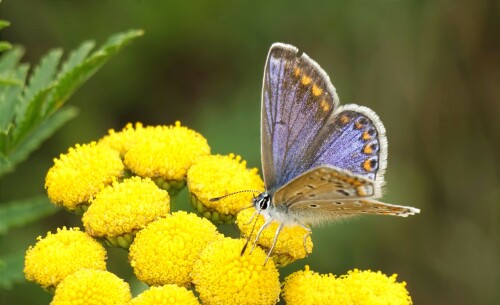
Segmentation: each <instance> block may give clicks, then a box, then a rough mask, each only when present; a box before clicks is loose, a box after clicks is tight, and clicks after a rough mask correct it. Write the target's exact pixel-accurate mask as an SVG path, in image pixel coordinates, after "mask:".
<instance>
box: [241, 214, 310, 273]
mask: <svg viewBox="0 0 500 305" xmlns="http://www.w3.org/2000/svg"><path fill="white" fill-rule="evenodd" d="M256 221H257V224H255V222H256ZM264 221H265V220H264V216H262V215H256V211H255V209H254V208H251V209H246V210H243V211H241V212H240V213H238V217H237V220H236V224H237V225H238V227H239V228H240V230H241V233H242V235H243V236H245V237H247V238H248V236H249V235H250V232H252V236H251V237H250V242H251V243H253V242H254V241H255V239H256V237H257V234H258V232H259V230H260V228H261V227H262V226H263V225H264ZM254 225H255V228H254ZM277 230H278V223H277V222H273V223H271V225H269V226H268V227H267V228H266V229H264V231H262V233H261V235H260V236H259V239H258V241H257V244H259V245H261V246H262V247H263V249H264V251H269V249H271V247H272V245H273V243H274V239H275V236H276V231H277ZM306 237H307V238H306ZM304 238H306V240H305V245H304ZM306 247H307V252H306ZM312 248H313V243H312V240H311V237H310V236H309V232H308V231H307V230H306V229H304V228H302V227H301V226H298V225H297V226H284V227H283V229H282V230H281V232H280V233H279V235H278V239H277V241H276V245H275V247H274V249H273V251H272V253H271V255H272V258H273V260H274V262H275V264H276V266H278V267H283V266H286V265H288V264H290V263H292V262H294V261H295V260H297V259H301V258H304V257H306V256H307V254H308V253H311V252H312Z"/></svg>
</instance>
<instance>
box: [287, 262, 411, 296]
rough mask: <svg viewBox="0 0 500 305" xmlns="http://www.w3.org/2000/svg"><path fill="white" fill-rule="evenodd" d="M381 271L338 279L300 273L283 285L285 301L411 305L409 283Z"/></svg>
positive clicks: (308, 272)
mask: <svg viewBox="0 0 500 305" xmlns="http://www.w3.org/2000/svg"><path fill="white" fill-rule="evenodd" d="M396 277H397V275H395V274H394V275H392V276H390V277H388V276H386V275H384V274H382V273H381V272H380V271H378V272H372V271H370V270H367V271H359V270H357V269H354V270H352V271H349V272H348V273H347V275H342V276H341V277H339V278H336V277H335V276H333V275H331V274H328V275H322V274H318V273H316V272H313V271H310V270H309V266H306V268H305V271H297V272H295V273H292V274H291V275H289V276H288V277H287V278H286V279H285V282H284V284H283V298H284V300H285V302H286V303H287V304H288V305H295V304H300V305H308V304H317V305H321V304H331V305H380V304H391V305H410V304H412V300H411V297H410V296H409V294H408V290H406V288H405V286H406V283H405V282H402V283H398V282H396Z"/></svg>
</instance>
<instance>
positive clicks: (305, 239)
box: [298, 222, 312, 255]
mask: <svg viewBox="0 0 500 305" xmlns="http://www.w3.org/2000/svg"><path fill="white" fill-rule="evenodd" d="M298 225H299V226H301V227H302V228H304V229H305V230H306V231H307V234H306V235H304V250H305V251H306V255H307V254H310V252H309V251H307V238H308V237H309V236H311V234H312V230H311V228H309V227H308V226H306V225H305V224H303V223H300V222H298Z"/></svg>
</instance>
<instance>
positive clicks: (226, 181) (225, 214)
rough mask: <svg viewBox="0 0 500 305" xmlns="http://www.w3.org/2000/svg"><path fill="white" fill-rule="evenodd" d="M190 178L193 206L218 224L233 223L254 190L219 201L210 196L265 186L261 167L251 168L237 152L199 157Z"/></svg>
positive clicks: (189, 172)
mask: <svg viewBox="0 0 500 305" xmlns="http://www.w3.org/2000/svg"><path fill="white" fill-rule="evenodd" d="M187 181H188V187H189V191H190V193H191V203H192V204H193V207H194V208H195V209H196V210H197V211H198V212H199V213H200V214H201V215H203V216H205V217H206V218H208V219H210V220H212V221H213V222H214V223H217V224H221V223H232V222H233V220H234V215H236V213H238V212H239V211H240V210H241V209H243V208H246V207H248V206H250V205H251V202H252V193H248V192H246V193H239V194H234V195H231V196H228V197H225V198H222V199H220V200H217V201H210V199H212V198H217V197H222V196H224V195H227V194H230V193H234V192H238V191H244V190H262V189H263V188H264V182H263V181H262V179H261V178H260V176H259V174H258V171H257V169H256V168H252V169H247V167H246V162H245V161H242V160H241V157H240V156H235V155H234V154H229V155H228V156H221V155H214V156H205V157H201V158H199V159H198V160H197V161H196V163H195V164H194V165H193V166H191V168H190V169H189V171H188V176H187Z"/></svg>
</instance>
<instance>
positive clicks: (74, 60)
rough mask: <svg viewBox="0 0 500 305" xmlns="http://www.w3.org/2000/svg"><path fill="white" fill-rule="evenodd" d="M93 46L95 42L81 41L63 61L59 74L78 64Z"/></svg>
mask: <svg viewBox="0 0 500 305" xmlns="http://www.w3.org/2000/svg"><path fill="white" fill-rule="evenodd" d="M94 46H95V43H94V42H93V41H86V42H84V43H82V44H81V45H80V47H78V49H76V50H74V51H73V52H71V54H70V55H69V57H68V59H67V60H66V62H64V64H63V66H62V69H61V71H60V72H59V75H64V74H66V73H67V72H68V71H70V70H72V69H74V68H75V67H76V66H78V65H80V64H81V63H82V62H83V61H84V60H85V58H87V55H89V53H90V51H91V50H92V49H93V48H94Z"/></svg>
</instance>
